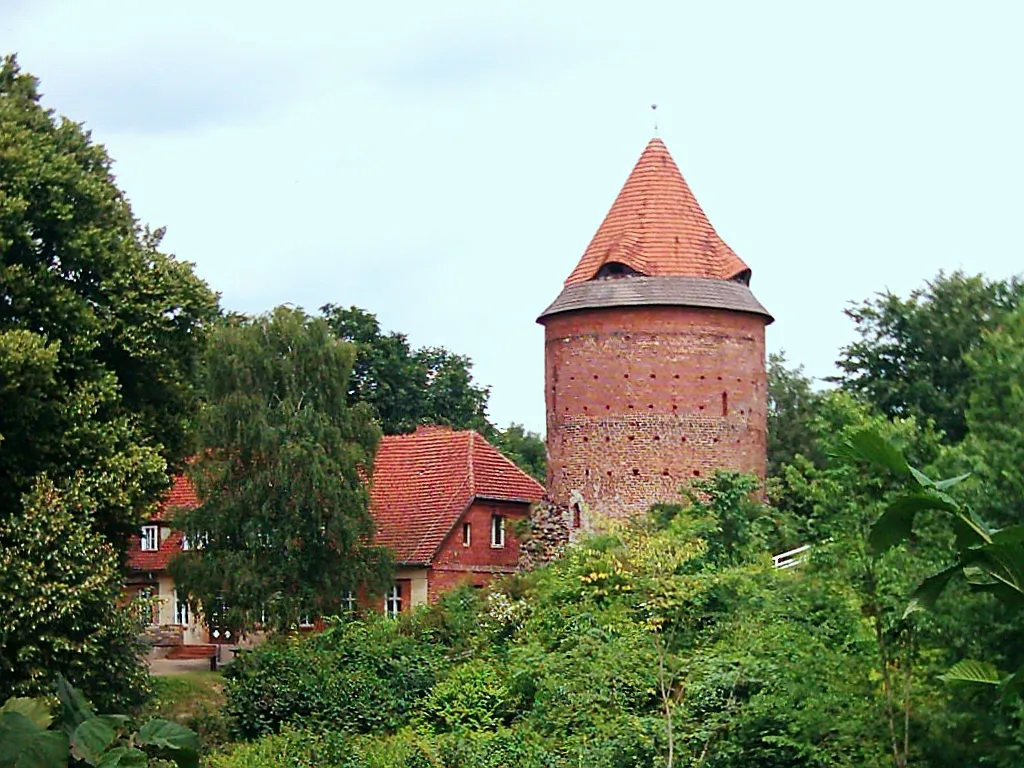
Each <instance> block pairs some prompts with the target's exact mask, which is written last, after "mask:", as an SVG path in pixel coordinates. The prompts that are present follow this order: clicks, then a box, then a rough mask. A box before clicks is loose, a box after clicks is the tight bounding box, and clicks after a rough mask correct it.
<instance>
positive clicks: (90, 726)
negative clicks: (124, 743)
mask: <svg viewBox="0 0 1024 768" xmlns="http://www.w3.org/2000/svg"><path fill="white" fill-rule="evenodd" d="M116 738H117V731H116V730H115V729H114V728H113V727H111V725H110V723H109V722H107V721H106V719H105V718H100V717H91V718H89V719H88V720H85V721H83V722H82V723H79V725H78V727H77V728H75V733H74V735H73V736H72V737H71V752H72V754H74V756H75V757H76V758H78V759H79V760H85V761H86V762H87V763H90V764H92V765H96V763H97V762H98V761H99V759H100V755H102V754H103V752H105V751H106V749H107V747H109V746H110V745H111V744H113V743H114V740H115V739H116Z"/></svg>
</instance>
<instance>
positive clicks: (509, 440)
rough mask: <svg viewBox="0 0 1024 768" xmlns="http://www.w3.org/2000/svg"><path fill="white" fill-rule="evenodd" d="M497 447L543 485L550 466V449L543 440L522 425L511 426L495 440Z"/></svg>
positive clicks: (497, 435) (502, 431) (499, 433)
mask: <svg viewBox="0 0 1024 768" xmlns="http://www.w3.org/2000/svg"><path fill="white" fill-rule="evenodd" d="M493 442H494V445H495V447H497V449H498V450H499V451H501V452H502V453H503V454H505V456H507V457H508V458H510V459H511V460H512V461H514V462H515V463H516V464H517V465H518V466H519V467H520V468H521V469H522V470H524V471H525V472H526V473H527V474H529V475H530V476H532V477H533V478H534V479H535V480H537V482H539V483H543V482H544V477H545V474H546V473H547V465H548V449H547V446H546V445H545V444H544V440H543V438H541V436H540V435H538V434H537V433H536V432H531V431H529V430H528V429H526V428H525V427H524V426H523V425H522V424H509V425H508V428H507V429H503V430H500V431H498V432H497V433H496V434H495V435H494V439H493Z"/></svg>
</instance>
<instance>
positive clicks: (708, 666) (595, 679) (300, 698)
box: [211, 475, 884, 768]
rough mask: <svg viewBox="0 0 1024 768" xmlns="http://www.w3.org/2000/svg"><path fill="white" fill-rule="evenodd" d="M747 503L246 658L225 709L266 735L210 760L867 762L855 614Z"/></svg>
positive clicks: (705, 491)
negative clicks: (789, 557)
mask: <svg viewBox="0 0 1024 768" xmlns="http://www.w3.org/2000/svg"><path fill="white" fill-rule="evenodd" d="M749 490H750V485H749V483H748V481H747V480H745V479H743V478H739V477H735V476H731V475H722V476H719V477H717V478H716V479H715V480H713V481H709V482H708V483H705V484H703V485H702V486H701V488H700V489H699V491H700V494H699V495H695V497H694V499H693V500H692V502H691V504H690V505H689V506H687V507H685V508H683V507H673V508H668V507H666V508H661V509H659V510H656V513H655V514H653V515H651V516H650V517H649V518H647V519H645V520H642V521H637V522H635V523H633V524H630V525H628V526H626V525H624V526H620V527H617V528H614V529H613V530H611V531H610V532H609V533H606V534H604V535H602V536H600V537H597V538H593V539H590V540H587V541H584V542H582V543H581V544H580V545H579V546H576V547H573V548H571V549H570V550H569V552H568V553H567V554H566V556H565V557H563V558H562V559H561V560H559V561H558V562H556V563H555V564H553V565H551V566H549V567H547V568H543V569H540V570H537V571H534V572H532V573H529V574H524V575H519V576H516V577H514V578H512V579H510V580H508V581H507V582H505V583H502V584H496V585H495V586H494V588H492V589H491V590H490V591H488V592H486V593H480V592H478V591H475V590H471V589H465V590H458V591H455V592H453V593H450V594H449V595H447V596H446V597H445V598H444V599H443V600H442V601H440V602H439V603H437V604H436V605H432V606H430V607H427V608H425V609H422V610H420V611H418V612H416V613H414V614H412V615H409V616H403V617H402V618H400V619H399V620H397V621H395V620H388V619H385V618H382V617H371V618H367V619H365V620H360V621H354V622H351V623H347V624H339V625H337V626H334V627H332V628H330V629H328V630H327V631H325V632H323V633H321V634H319V635H314V636H310V637H305V638H295V639H286V640H277V641H273V642H271V643H268V644H266V645H264V646H262V647H259V648H257V649H255V650H254V651H252V652H250V653H248V654H246V656H245V657H244V658H242V659H241V660H239V662H238V663H237V664H236V666H235V668H234V670H233V671H232V672H231V673H230V680H229V690H228V701H229V708H230V711H231V713H232V714H233V715H234V717H235V718H236V724H237V727H238V731H239V733H240V734H241V735H243V736H245V737H246V738H253V737H262V738H260V739H258V740H257V741H255V742H254V743H252V744H249V745H243V746H238V747H236V748H235V750H234V751H232V752H231V753H229V754H226V755H221V756H217V758H216V760H215V761H214V762H212V763H211V765H214V766H220V768H233V766H242V765H253V766H260V765H264V764H265V765H277V764H281V763H287V764H291V765H320V766H352V767H353V768H356V767H358V768H362V767H363V766H366V767H369V766H373V767H374V768H392V766H394V767H395V768H397V767H398V766H418V765H423V766H463V767H464V768H486V767H489V766H499V765H500V766H506V765H516V766H526V767H527V768H530V767H531V766H537V767H538V768H540V767H541V766H544V767H545V768H546V767H548V766H551V767H554V766H578V765H581V764H582V765H586V766H589V767H591V768H634V767H635V766H637V767H638V766H644V767H645V768H646V767H647V766H651V765H654V764H657V763H659V762H661V761H663V760H664V759H665V756H666V755H667V754H668V752H669V749H670V748H671V750H672V753H673V755H674V760H675V765H698V764H703V765H705V766H712V765H714V766H718V767H719V768H721V767H722V766H730V767H731V766H736V767H737V768H739V767H740V766H753V765H758V766H761V765H768V766H771V765H780V766H781V765H785V766H787V767H793V766H832V765H834V766H839V765H844V766H845V765H864V766H871V765H875V764H877V762H876V761H875V757H876V756H878V755H879V754H881V755H882V756H883V758H884V748H883V750H882V752H879V748H878V745H879V744H880V743H882V744H883V745H884V739H881V738H876V737H877V736H878V728H879V727H880V724H881V720H880V719H879V718H878V712H877V710H876V709H875V703H876V701H877V690H876V689H875V684H874V683H873V682H872V679H871V670H872V663H873V658H874V657H873V653H874V650H875V649H874V646H873V644H872V639H871V636H870V633H869V632H868V629H867V626H866V625H865V623H864V621H863V617H862V616H861V614H860V610H859V607H858V605H857V603H856V601H854V600H852V599H851V598H850V596H849V595H848V594H847V593H846V592H844V591H843V589H842V588H841V587H838V586H836V585H830V584H827V583H826V582H824V581H822V580H821V579H819V578H818V577H817V575H816V573H815V571H814V568H813V566H809V567H806V568H804V569H803V570H802V571H801V572H799V573H794V572H790V573H786V574H780V573H774V572H772V571H771V570H770V560H769V558H768V557H767V556H766V554H765V552H766V550H768V551H770V550H771V549H774V548H777V547H781V546H784V543H783V542H782V541H779V540H778V537H779V535H780V534H779V531H780V530H784V528H785V527H784V526H780V525H778V524H777V521H775V520H773V519H772V518H771V516H770V514H768V513H767V511H766V510H765V508H763V507H761V506H760V505H758V504H755V503H751V502H750V501H749V496H748V493H749ZM785 543H786V544H788V542H785ZM296 729H302V730H296ZM865 734H868V735H870V737H871V738H870V739H869V740H868V741H867V742H866V743H865V741H864V738H863V736H864V735H865Z"/></svg>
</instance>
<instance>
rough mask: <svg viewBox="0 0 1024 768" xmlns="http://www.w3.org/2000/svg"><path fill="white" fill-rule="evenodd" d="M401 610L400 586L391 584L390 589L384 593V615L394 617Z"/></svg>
mask: <svg viewBox="0 0 1024 768" xmlns="http://www.w3.org/2000/svg"><path fill="white" fill-rule="evenodd" d="M401 612H402V587H401V586H399V585H398V584H392V585H391V589H390V590H389V591H388V593H387V594H386V595H384V615H385V616H387V617H389V618H392V619H393V618H395V617H396V616H398V614H400V613H401Z"/></svg>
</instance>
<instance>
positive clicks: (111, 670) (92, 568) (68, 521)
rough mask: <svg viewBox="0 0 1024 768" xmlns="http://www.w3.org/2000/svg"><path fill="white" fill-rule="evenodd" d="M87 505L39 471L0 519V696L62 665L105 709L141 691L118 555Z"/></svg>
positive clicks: (28, 687)
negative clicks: (94, 523)
mask: <svg viewBox="0 0 1024 768" xmlns="http://www.w3.org/2000/svg"><path fill="white" fill-rule="evenodd" d="M90 504H91V502H90V494H89V492H88V490H87V489H83V491H82V492H80V493H79V492H76V491H71V492H68V493H63V494H62V493H61V492H59V491H58V490H57V489H56V487H55V486H54V484H53V483H52V482H50V481H49V480H47V479H45V478H43V479H41V480H40V481H39V482H37V484H36V486H35V488H33V490H32V491H31V492H30V493H29V494H28V496H27V498H26V499H25V500H24V503H23V504H21V505H19V508H18V509H16V510H14V511H13V512H12V513H11V514H9V515H7V516H6V517H4V518H0V699H6V698H7V697H9V696H37V695H40V694H44V693H46V692H47V691H48V690H49V688H50V685H51V683H52V681H53V678H54V676H55V675H56V674H60V673H62V674H64V675H66V676H67V677H69V678H71V679H73V680H76V681H77V683H78V685H79V687H81V688H82V689H83V690H84V691H85V692H86V693H87V694H88V696H89V698H91V699H92V700H94V701H96V702H97V703H99V704H100V705H101V706H103V707H104V708H106V709H113V708H117V707H131V706H133V705H136V704H138V703H140V702H141V700H142V698H143V697H144V695H145V692H146V689H147V675H146V671H145V668H144V667H143V666H142V665H141V663H140V656H141V653H142V647H141V645H140V644H139V642H138V640H137V639H136V638H137V637H138V634H139V632H140V631H141V626H139V623H138V621H136V620H135V619H134V618H133V617H132V614H131V613H130V611H129V610H128V609H127V608H125V607H118V606H117V600H118V599H119V597H120V595H121V572H120V568H119V566H118V559H117V555H116V553H115V552H114V549H113V548H112V547H111V545H110V544H109V543H108V542H106V541H105V540H104V539H103V538H102V537H101V536H100V534H99V533H97V532H96V531H95V530H94V529H93V528H92V526H90V525H89V520H88V518H89V516H90V514H91V509H90ZM0 762H2V761H0Z"/></svg>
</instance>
